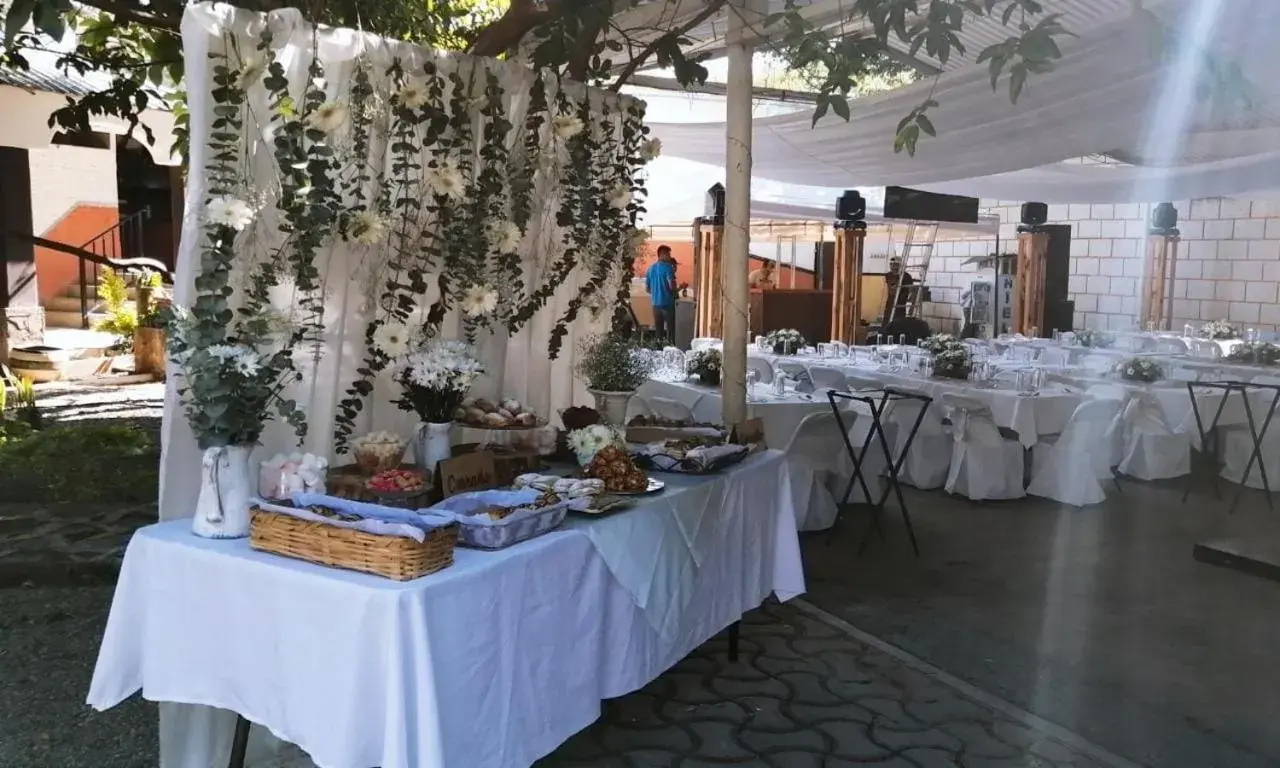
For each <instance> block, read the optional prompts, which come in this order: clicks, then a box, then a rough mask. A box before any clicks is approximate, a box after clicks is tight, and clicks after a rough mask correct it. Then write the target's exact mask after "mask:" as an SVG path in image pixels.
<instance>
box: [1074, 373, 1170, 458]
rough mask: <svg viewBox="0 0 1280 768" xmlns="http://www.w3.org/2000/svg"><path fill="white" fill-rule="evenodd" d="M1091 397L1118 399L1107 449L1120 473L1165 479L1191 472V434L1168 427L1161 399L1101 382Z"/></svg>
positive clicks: (1091, 388)
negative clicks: (1117, 409) (1118, 405)
mask: <svg viewBox="0 0 1280 768" xmlns="http://www.w3.org/2000/svg"><path fill="white" fill-rule="evenodd" d="M1088 394H1089V395H1090V396H1091V397H1098V398H1109V399H1119V400H1120V410H1119V412H1118V413H1117V414H1116V417H1115V418H1114V419H1112V421H1111V426H1110V427H1109V428H1108V431H1107V441H1106V447H1107V450H1108V451H1109V452H1110V453H1111V458H1112V461H1113V466H1115V467H1116V468H1117V469H1118V470H1119V472H1120V474H1122V475H1125V476H1126V477H1133V478H1137V479H1139V480H1168V479H1170V478H1174V477H1182V476H1183V475H1185V474H1187V473H1188V472H1190V471H1191V436H1190V435H1188V434H1186V433H1185V432H1183V433H1176V432H1174V431H1173V430H1172V429H1170V427H1169V424H1168V422H1167V421H1166V420H1165V417H1164V410H1163V409H1162V408H1161V407H1160V401H1159V400H1157V399H1156V398H1155V396H1154V395H1152V394H1151V393H1150V392H1146V391H1143V390H1139V389H1135V388H1129V387H1120V386H1117V385H1114V384H1102V385H1097V386H1093V387H1090V388H1089V390H1088Z"/></svg>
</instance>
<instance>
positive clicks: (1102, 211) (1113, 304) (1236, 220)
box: [924, 198, 1280, 332]
mask: <svg viewBox="0 0 1280 768" xmlns="http://www.w3.org/2000/svg"><path fill="white" fill-rule="evenodd" d="M1174 205H1175V206H1176V207H1177V209H1178V229H1179V230H1180V231H1181V232H1182V243H1181V245H1180V246H1179V251H1178V261H1177V279H1176V280H1175V281H1174V288H1173V298H1174V305H1173V315H1174V325H1173V327H1174V328H1175V329H1178V328H1181V327H1182V325H1183V324H1185V323H1192V324H1196V325H1198V324H1200V323H1203V322H1206V321H1209V320H1217V319H1221V318H1226V319H1228V320H1231V321H1233V322H1236V323H1241V324H1244V325H1248V326H1250V327H1254V328H1258V329H1259V330H1262V331H1269V332H1274V331H1276V330H1278V329H1280V199H1266V200H1261V199H1259V200H1246V199H1233V198H1211V199H1205V200H1192V201H1182V202H1177V203H1174ZM1151 208H1152V206H1149V205H1145V204H1141V205H1140V204H1124V205H1119V204H1117V205H1113V204H1110V203H1107V204H1095V205H1087V204H1072V205H1050V206H1049V223H1051V224H1071V225H1073V226H1072V233H1071V272H1070V274H1071V277H1070V283H1069V285H1068V298H1070V299H1072V300H1074V301H1075V308H1076V316H1075V325H1076V327H1077V328H1110V329H1117V330H1120V329H1126V328H1129V327H1132V325H1133V323H1134V322H1135V321H1136V318H1137V315H1138V311H1139V306H1138V304H1139V302H1138V291H1139V287H1140V285H1141V278H1142V269H1143V263H1144V259H1145V237H1146V229H1147V223H1148V221H1149V220H1150V212H1151ZM1019 211H1020V205H1019V204H1011V203H1007V202H1001V201H994V200H991V201H987V200H984V201H983V212H984V213H990V214H997V215H999V216H1000V221H1001V225H1000V240H999V250H1000V252H1002V253H1014V252H1016V251H1017V239H1016V238H1017V234H1016V228H1017V224H1018V220H1019ZM996 248H997V241H996V240H995V238H991V237H985V238H980V239H973V240H956V241H950V242H939V243H938V244H937V245H936V246H935V247H934V251H933V258H932V260H931V264H930V269H929V274H928V276H927V278H926V283H927V284H928V285H930V286H932V287H933V290H932V295H933V302H932V303H930V304H926V305H925V308H924V314H925V317H926V319H928V320H929V321H930V323H931V324H933V325H934V326H935V327H936V329H937V330H956V329H958V328H959V324H960V322H961V319H962V315H961V311H960V306H959V300H960V292H961V291H962V290H963V289H964V288H966V287H968V285H969V283H970V282H971V281H972V280H974V279H977V278H981V277H985V278H987V279H990V275H991V271H990V270H987V271H983V272H980V271H979V270H978V269H976V268H975V267H973V266H969V267H964V266H961V264H962V262H963V261H964V260H965V259H966V258H969V257H970V256H979V255H983V254H988V253H992V252H995V251H996Z"/></svg>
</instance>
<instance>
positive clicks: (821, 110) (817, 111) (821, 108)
mask: <svg viewBox="0 0 1280 768" xmlns="http://www.w3.org/2000/svg"><path fill="white" fill-rule="evenodd" d="M830 106H831V97H830V96H821V97H819V98H818V104H817V106H815V107H814V109H813V121H812V122H811V123H810V124H809V127H810V128H812V127H813V126H815V125H817V124H818V121H819V120H821V119H822V118H824V117H826V115H827V109H828V108H830Z"/></svg>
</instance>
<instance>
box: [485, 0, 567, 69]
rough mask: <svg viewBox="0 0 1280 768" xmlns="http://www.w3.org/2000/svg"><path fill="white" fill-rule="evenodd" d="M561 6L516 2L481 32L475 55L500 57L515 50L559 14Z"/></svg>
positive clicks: (520, 0)
mask: <svg viewBox="0 0 1280 768" xmlns="http://www.w3.org/2000/svg"><path fill="white" fill-rule="evenodd" d="M559 12H560V11H559V3H555V4H553V3H551V2H548V3H546V4H545V5H543V4H540V3H538V1H537V0H513V2H512V3H511V5H510V6H509V7H508V8H507V10H506V11H505V12H504V13H503V14H502V17H501V18H499V19H498V20H497V21H495V22H493V23H492V24H490V25H489V26H487V27H485V28H484V29H482V30H480V34H478V35H476V40H475V42H474V43H472V44H471V50H470V53H472V54H475V55H476V56H498V55H500V54H503V53H506V52H507V51H509V50H511V49H512V48H515V47H516V45H517V44H519V42H520V40H521V39H523V38H524V36H525V35H527V34H529V31H530V30H532V29H533V28H534V27H536V26H538V25H539V24H543V23H545V22H547V21H550V20H551V19H553V18H555V17H556V16H557V15H559Z"/></svg>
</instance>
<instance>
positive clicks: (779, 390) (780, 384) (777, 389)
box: [773, 372, 787, 397]
mask: <svg viewBox="0 0 1280 768" xmlns="http://www.w3.org/2000/svg"><path fill="white" fill-rule="evenodd" d="M773 394H774V395H775V396H777V397H786V396H787V374H785V373H782V372H778V373H777V374H775V375H774V377H773Z"/></svg>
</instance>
